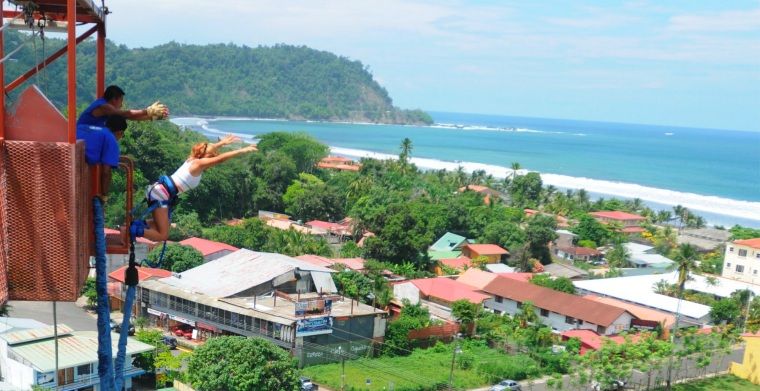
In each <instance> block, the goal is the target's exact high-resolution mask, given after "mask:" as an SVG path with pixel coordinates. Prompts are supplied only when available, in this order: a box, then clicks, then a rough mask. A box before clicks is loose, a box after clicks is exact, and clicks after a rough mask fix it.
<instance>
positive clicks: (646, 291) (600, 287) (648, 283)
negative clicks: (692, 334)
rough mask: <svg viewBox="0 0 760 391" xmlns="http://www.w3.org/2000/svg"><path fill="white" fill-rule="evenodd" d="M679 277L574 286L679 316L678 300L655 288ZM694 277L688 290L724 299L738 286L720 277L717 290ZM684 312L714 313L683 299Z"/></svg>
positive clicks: (697, 316) (645, 277)
mask: <svg viewBox="0 0 760 391" xmlns="http://www.w3.org/2000/svg"><path fill="white" fill-rule="evenodd" d="M676 274H677V272H672V273H666V274H654V275H643V276H631V277H616V278H603V279H599V280H586V281H574V282H573V284H574V285H575V287H576V288H578V289H582V290H585V291H587V292H593V293H595V294H599V295H604V296H609V297H614V298H616V299H620V300H624V301H629V302H632V303H637V304H641V305H644V306H648V307H652V308H656V309H659V310H662V311H666V312H669V313H676V309H677V308H678V299H676V298H674V297H669V296H665V295H660V294H658V293H655V292H654V289H653V288H652V286H653V285H654V284H656V283H657V282H658V281H660V280H665V281H666V282H667V283H668V284H675V283H676V282H677V281H678V279H677V276H676ZM691 278H692V279H693V280H692V281H687V282H686V289H694V290H699V291H701V292H707V293H712V294H715V295H718V296H722V297H726V296H729V295H730V292H729V293H726V292H727V289H726V288H727V287H729V286H731V287H733V286H734V284H732V283H730V281H729V280H728V279H723V278H718V279H719V281H721V283H720V284H719V285H718V286H717V287H711V288H708V287H707V286H706V283H704V277H702V276H698V275H692V276H691ZM724 285H725V286H724ZM736 285H741V288H740V289H746V287H747V285H746V284H736ZM756 291H757V292H758V293H760V289H757V290H756ZM731 292H733V290H731ZM724 294H725V296H724ZM681 313H682V314H683V315H685V316H688V317H690V318H693V319H700V318H702V317H705V316H707V315H708V314H709V313H710V307H709V306H706V305H703V304H698V303H694V302H691V301H687V300H683V302H682V303H681Z"/></svg>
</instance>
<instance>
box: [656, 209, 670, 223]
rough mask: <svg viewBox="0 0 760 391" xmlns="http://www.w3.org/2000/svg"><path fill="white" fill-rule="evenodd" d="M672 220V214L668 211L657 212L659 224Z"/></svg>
mask: <svg viewBox="0 0 760 391" xmlns="http://www.w3.org/2000/svg"><path fill="white" fill-rule="evenodd" d="M670 220H673V212H671V211H669V210H661V211H659V212H657V221H658V222H660V223H667V222H668V221H670Z"/></svg>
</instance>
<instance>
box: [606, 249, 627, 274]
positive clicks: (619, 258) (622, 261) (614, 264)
mask: <svg viewBox="0 0 760 391" xmlns="http://www.w3.org/2000/svg"><path fill="white" fill-rule="evenodd" d="M607 260H608V261H609V263H610V268H616V269H619V268H622V267H626V266H628V265H629V264H630V263H631V252H630V251H628V248H626V247H625V246H623V244H622V243H618V244H616V245H615V247H614V248H613V249H612V250H610V251H609V252H607Z"/></svg>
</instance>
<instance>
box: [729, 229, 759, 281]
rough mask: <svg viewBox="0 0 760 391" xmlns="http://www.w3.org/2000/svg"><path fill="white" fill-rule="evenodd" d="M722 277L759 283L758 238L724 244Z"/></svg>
mask: <svg viewBox="0 0 760 391" xmlns="http://www.w3.org/2000/svg"><path fill="white" fill-rule="evenodd" d="M722 276H723V277H726V278H732V279H735V280H739V281H744V282H748V283H752V284H754V283H755V282H760V278H758V277H759V276H760V238H755V239H745V240H735V241H733V242H729V243H728V244H726V252H725V256H724V258H723V274H722Z"/></svg>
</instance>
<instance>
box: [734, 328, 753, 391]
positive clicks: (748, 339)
mask: <svg viewBox="0 0 760 391" xmlns="http://www.w3.org/2000/svg"><path fill="white" fill-rule="evenodd" d="M742 338H743V339H744V342H745V343H746V344H747V348H746V350H744V360H743V361H742V363H741V364H739V363H735V362H732V363H731V365H729V367H728V372H729V373H730V374H732V375H735V376H736V377H740V378H742V379H747V380H749V381H750V382H752V383H754V384H757V385H759V386H760V371H758V367H760V333H755V334H749V333H746V334H742Z"/></svg>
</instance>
